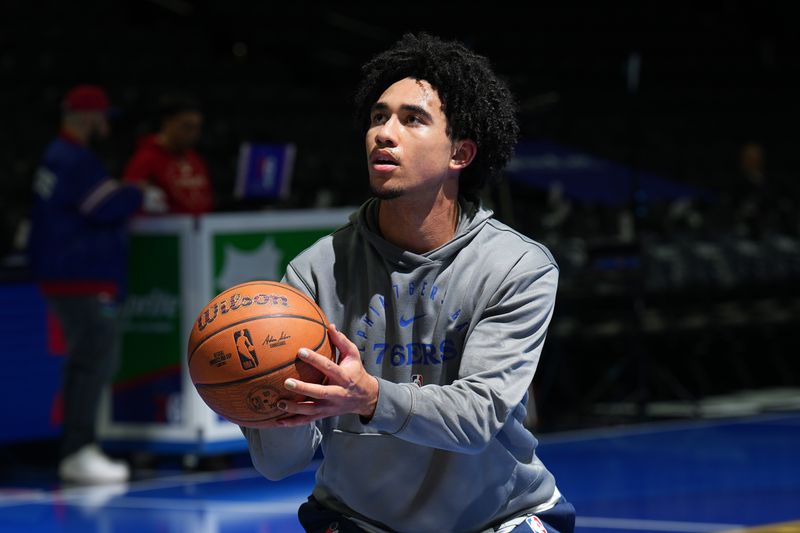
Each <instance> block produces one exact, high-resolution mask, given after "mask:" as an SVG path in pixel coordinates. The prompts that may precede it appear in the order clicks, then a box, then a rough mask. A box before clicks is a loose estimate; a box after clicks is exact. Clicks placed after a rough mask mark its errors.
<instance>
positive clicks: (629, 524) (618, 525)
mask: <svg viewBox="0 0 800 533" xmlns="http://www.w3.org/2000/svg"><path fill="white" fill-rule="evenodd" d="M575 525H576V526H580V527H590V528H595V529H630V530H632V531H674V532H676V533H710V532H712V531H725V530H731V529H741V528H743V527H744V526H743V525H741V524H714V523H709V522H676V521H672V520H646V519H632V518H604V517H599V516H578V517H577V518H576V519H575Z"/></svg>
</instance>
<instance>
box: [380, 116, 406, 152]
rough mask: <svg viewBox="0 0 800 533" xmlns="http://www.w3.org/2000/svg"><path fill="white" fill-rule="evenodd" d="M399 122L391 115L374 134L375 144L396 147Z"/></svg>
mask: <svg viewBox="0 0 800 533" xmlns="http://www.w3.org/2000/svg"><path fill="white" fill-rule="evenodd" d="M399 125H400V124H399V121H398V120H397V117H396V116H394V115H392V116H391V117H390V118H389V120H387V121H386V122H384V123H383V124H382V125H381V126H380V127H379V128H378V131H377V132H376V134H375V142H376V144H378V145H379V146H397V138H398V137H397V135H398V127H399Z"/></svg>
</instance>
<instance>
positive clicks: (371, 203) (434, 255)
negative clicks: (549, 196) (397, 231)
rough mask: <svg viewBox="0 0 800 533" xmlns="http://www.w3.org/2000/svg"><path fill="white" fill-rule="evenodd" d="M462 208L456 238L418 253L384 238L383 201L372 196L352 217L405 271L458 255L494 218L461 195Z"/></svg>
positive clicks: (397, 265)
mask: <svg viewBox="0 0 800 533" xmlns="http://www.w3.org/2000/svg"><path fill="white" fill-rule="evenodd" d="M458 204H459V206H460V208H461V212H460V217H459V221H458V226H456V232H455V235H454V236H453V238H452V239H451V240H450V241H448V242H446V243H445V244H443V245H442V246H440V247H438V248H436V249H434V250H431V251H430V252H425V253H423V254H417V253H414V252H410V251H408V250H404V249H402V248H399V247H398V246H395V245H394V244H392V243H390V242H389V241H387V240H386V239H384V238H383V235H382V234H381V232H380V228H379V226H378V209H379V206H380V200H378V199H377V198H370V199H369V200H367V201H366V202H365V203H364V204H363V205H362V206H361V207H360V208H359V210H358V211H356V212H355V213H353V214H352V215H351V216H350V222H351V223H352V224H353V225H354V226H355V227H356V229H357V230H358V231H359V232H360V233H361V234H362V235H363V236H364V238H365V239H367V241H368V242H369V243H370V245H371V246H373V247H374V248H375V249H376V250H377V251H378V253H379V254H380V255H381V256H383V258H384V259H385V260H386V261H388V262H389V263H391V264H393V265H394V266H395V267H397V268H400V269H402V270H406V269H413V268H416V267H420V266H425V265H431V264H434V263H441V262H443V261H446V260H447V259H449V258H451V257H452V256H455V255H456V254H458V252H459V251H460V250H461V249H462V248H464V247H465V246H467V245H468V244H469V243H470V242H471V241H472V239H474V238H475V236H476V235H477V234H478V233H479V232H480V230H481V228H482V227H483V226H484V225H485V224H486V223H487V222H488V221H489V219H491V218H492V214H493V212H492V211H491V210H490V209H484V208H483V207H481V206H480V204H475V203H472V202H470V201H468V200H466V199H465V198H463V197H459V199H458Z"/></svg>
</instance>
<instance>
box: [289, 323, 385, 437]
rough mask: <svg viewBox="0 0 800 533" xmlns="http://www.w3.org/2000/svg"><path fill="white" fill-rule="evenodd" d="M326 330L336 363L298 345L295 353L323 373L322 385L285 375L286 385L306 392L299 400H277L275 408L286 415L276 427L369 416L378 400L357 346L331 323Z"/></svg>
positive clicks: (375, 388)
mask: <svg viewBox="0 0 800 533" xmlns="http://www.w3.org/2000/svg"><path fill="white" fill-rule="evenodd" d="M328 334H329V335H330V336H331V339H332V340H333V344H334V346H336V348H338V350H339V364H338V365H337V364H336V362H335V361H331V360H330V359H328V358H327V357H325V356H324V355H320V354H318V353H316V352H314V351H311V350H309V349H307V348H302V349H301V350H300V351H299V352H298V354H297V356H298V357H299V358H300V359H301V360H303V361H305V362H307V363H308V364H310V365H312V366H314V367H315V368H317V369H318V370H319V371H320V372H322V373H323V374H325V376H327V383H326V384H325V385H317V384H315V383H307V382H304V381H300V380H298V379H287V380H286V381H285V382H284V387H286V389H288V390H290V391H292V392H295V393H298V394H303V395H305V396H308V397H309V398H310V399H309V400H307V401H303V402H292V401H288V400H281V401H280V402H278V408H279V409H283V410H284V411H286V412H287V413H291V414H293V415H294V416H290V417H287V418H284V419H281V420H280V421H279V422H278V423H277V425H278V426H279V427H293V426H300V425H303V424H308V423H309V422H313V421H315V420H319V419H321V418H327V417H329V416H338V415H344V414H348V413H355V414H358V415H361V416H363V417H365V418H368V419H369V418H372V415H373V414H374V413H375V406H376V405H377V404H378V388H379V387H378V380H377V379H375V377H374V376H372V375H370V374H369V373H367V371H366V370H365V369H364V365H363V364H362V363H361V354H360V353H359V351H358V348H357V347H356V345H355V344H353V343H352V342H351V341H350V339H348V338H347V337H346V336H345V335H344V333H341V332H340V331H339V330H337V329H336V326H335V325H333V324H331V325H329V326H328Z"/></svg>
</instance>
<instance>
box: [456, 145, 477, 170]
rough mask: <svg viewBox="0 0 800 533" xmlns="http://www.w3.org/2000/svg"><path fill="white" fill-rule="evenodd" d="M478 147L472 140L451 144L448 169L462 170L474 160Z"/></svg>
mask: <svg viewBox="0 0 800 533" xmlns="http://www.w3.org/2000/svg"><path fill="white" fill-rule="evenodd" d="M477 153H478V145H477V144H475V141H473V140H472V139H460V140H458V141H456V142H454V143H453V155H452V156H451V157H450V168H451V169H453V170H464V169H465V168H467V166H469V164H470V163H472V160H473V159H475V155H476V154H477Z"/></svg>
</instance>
